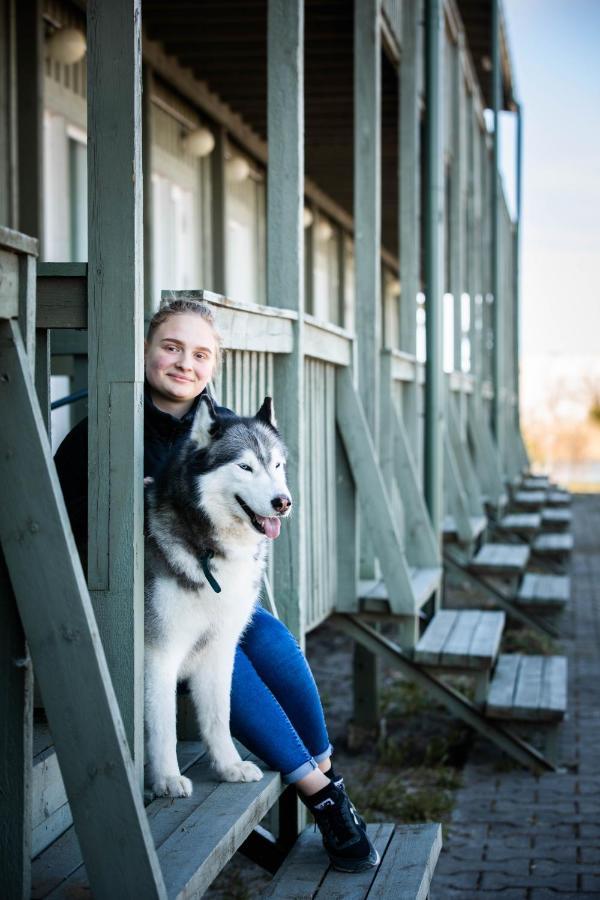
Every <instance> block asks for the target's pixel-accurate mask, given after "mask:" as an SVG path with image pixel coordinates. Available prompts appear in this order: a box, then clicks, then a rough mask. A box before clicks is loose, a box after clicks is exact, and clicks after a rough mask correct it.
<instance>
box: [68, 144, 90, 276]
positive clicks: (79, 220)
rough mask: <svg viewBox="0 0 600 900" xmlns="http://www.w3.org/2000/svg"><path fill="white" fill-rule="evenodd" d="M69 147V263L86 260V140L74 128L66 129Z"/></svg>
mask: <svg viewBox="0 0 600 900" xmlns="http://www.w3.org/2000/svg"><path fill="white" fill-rule="evenodd" d="M67 135H68V142H69V144H68V147H69V200H70V231H71V234H70V248H69V249H70V255H71V262H86V260H87V258H88V211H87V209H88V204H87V140H86V136H85V134H83V133H82V132H80V131H79V129H76V128H74V127H69V128H67Z"/></svg>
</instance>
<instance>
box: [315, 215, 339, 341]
mask: <svg viewBox="0 0 600 900" xmlns="http://www.w3.org/2000/svg"><path fill="white" fill-rule="evenodd" d="M340 240H341V234H340V232H339V229H338V228H337V227H336V226H335V225H334V223H333V222H331V221H330V220H329V219H327V218H326V217H325V216H323V215H321V214H320V213H319V214H317V215H316V216H315V222H314V225H313V241H314V243H313V248H314V249H313V254H314V255H313V266H314V281H313V314H314V315H315V316H316V318H318V319H321V320H322V321H324V322H333V323H335V324H339V321H340V313H339V306H340V303H339V297H340Z"/></svg>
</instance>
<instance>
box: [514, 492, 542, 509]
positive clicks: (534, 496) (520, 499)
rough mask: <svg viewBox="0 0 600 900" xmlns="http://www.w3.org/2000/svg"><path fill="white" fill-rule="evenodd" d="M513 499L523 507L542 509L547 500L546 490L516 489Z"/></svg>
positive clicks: (515, 503)
mask: <svg viewBox="0 0 600 900" xmlns="http://www.w3.org/2000/svg"><path fill="white" fill-rule="evenodd" d="M512 501H513V504H514V505H515V506H519V507H522V508H523V509H530V510H531V509H541V508H542V506H543V505H544V503H545V502H546V491H516V492H515V493H514V495H513V498H512Z"/></svg>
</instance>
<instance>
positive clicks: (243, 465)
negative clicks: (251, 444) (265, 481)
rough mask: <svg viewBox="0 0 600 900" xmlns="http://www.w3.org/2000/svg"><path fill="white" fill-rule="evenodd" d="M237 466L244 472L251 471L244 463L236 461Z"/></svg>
mask: <svg viewBox="0 0 600 900" xmlns="http://www.w3.org/2000/svg"><path fill="white" fill-rule="evenodd" d="M238 466H239V467H240V469H243V470H244V472H251V471H252V468H251V467H250V466H247V465H246V463H238Z"/></svg>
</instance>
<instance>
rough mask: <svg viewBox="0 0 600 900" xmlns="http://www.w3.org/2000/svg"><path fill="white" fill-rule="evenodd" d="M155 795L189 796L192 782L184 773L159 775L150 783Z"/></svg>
mask: <svg viewBox="0 0 600 900" xmlns="http://www.w3.org/2000/svg"><path fill="white" fill-rule="evenodd" d="M152 790H153V792H154V795H155V796H156V797H190V796H191V794H192V782H191V781H190V779H189V778H186V777H185V775H161V776H159V777H158V778H156V779H155V780H154V782H153V784H152Z"/></svg>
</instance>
